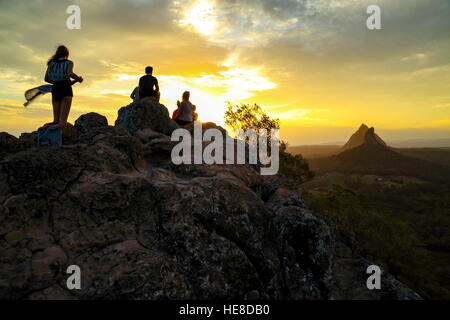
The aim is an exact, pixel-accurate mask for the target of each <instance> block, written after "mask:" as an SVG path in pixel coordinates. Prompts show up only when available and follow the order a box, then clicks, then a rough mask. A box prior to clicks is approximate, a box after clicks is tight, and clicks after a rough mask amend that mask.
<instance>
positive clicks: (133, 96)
mask: <svg viewBox="0 0 450 320" xmlns="http://www.w3.org/2000/svg"><path fill="white" fill-rule="evenodd" d="M130 98H131V99H133V102H139V100H141V99H140V97H139V87H136V88H134V90H133V92H132V93H131V95H130Z"/></svg>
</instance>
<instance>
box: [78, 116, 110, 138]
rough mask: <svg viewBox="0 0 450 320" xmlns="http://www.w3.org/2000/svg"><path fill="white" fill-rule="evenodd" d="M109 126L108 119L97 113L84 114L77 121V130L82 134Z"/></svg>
mask: <svg viewBox="0 0 450 320" xmlns="http://www.w3.org/2000/svg"><path fill="white" fill-rule="evenodd" d="M107 125H108V119H106V117H105V116H102V115H101V114H98V113H95V112H90V113H87V114H84V115H82V116H81V117H79V118H78V119H77V121H75V128H76V129H77V130H78V131H80V132H81V133H86V132H88V131H89V130H91V129H94V128H101V127H106V126H107Z"/></svg>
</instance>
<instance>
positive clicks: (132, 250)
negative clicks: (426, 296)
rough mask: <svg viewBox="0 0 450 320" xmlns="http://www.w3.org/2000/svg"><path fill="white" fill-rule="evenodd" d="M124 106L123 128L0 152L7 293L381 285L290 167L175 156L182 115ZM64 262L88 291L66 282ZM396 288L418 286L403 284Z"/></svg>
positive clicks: (279, 292)
mask: <svg viewBox="0 0 450 320" xmlns="http://www.w3.org/2000/svg"><path fill="white" fill-rule="evenodd" d="M159 107H160V106H159ZM125 108H128V109H121V111H120V112H119V119H118V121H117V122H116V124H118V123H119V124H126V125H125V127H122V126H121V125H118V126H115V127H112V126H96V125H94V126H86V130H85V131H84V132H83V133H79V135H77V136H76V137H74V141H73V143H71V144H66V145H65V146H63V147H61V148H51V149H45V148H36V147H33V148H25V149H24V150H23V151H20V152H16V153H14V152H11V153H8V154H7V155H6V156H4V157H3V158H2V160H0V298H1V299H233V298H234V299H334V298H346V299H355V298H361V297H363V298H367V299H372V298H375V299H377V298H383V297H384V296H381V295H380V294H375V293H373V291H368V290H367V291H364V292H363V293H361V292H357V291H351V290H350V289H348V288H353V287H354V286H364V285H365V281H366V278H365V277H366V274H365V270H362V269H361V268H359V267H354V266H353V264H352V263H354V261H353V260H351V259H348V260H349V261H347V260H345V259H343V258H341V257H340V256H339V255H338V254H337V253H336V252H337V250H336V248H337V247H338V243H337V242H336V239H335V236H334V233H333V230H332V229H331V228H330V226H329V224H328V223H327V222H326V221H325V220H324V219H323V218H321V217H320V216H318V215H316V214H314V213H313V212H311V211H310V210H309V209H308V208H307V207H306V205H305V204H304V202H303V201H302V199H301V198H300V197H299V195H298V193H297V192H296V191H295V188H294V186H293V184H292V183H291V181H290V180H288V179H286V178H284V177H282V176H278V175H277V176H271V177H263V176H261V175H260V174H259V171H257V170H255V168H254V167H253V166H250V165H178V166H176V165H174V164H172V162H171V160H170V152H171V149H172V147H173V145H174V142H172V141H170V138H169V137H168V136H167V135H166V133H168V132H170V130H172V129H174V128H175V126H172V125H171V126H170V127H169V128H166V129H160V130H161V131H160V130H156V128H161V126H162V125H163V124H167V123H171V122H170V121H169V120H170V119H169V118H168V114H167V117H166V118H164V119H158V120H157V121H153V120H151V119H150V120H149V119H141V118H140V117H141V116H149V114H150V111H152V112H153V111H155V112H157V111H156V110H155V108H156V107H155V104H152V103H149V102H145V103H143V104H139V105H132V106H128V107H125ZM146 108H147V110H144V109H146ZM160 108H161V107H160ZM131 109H132V110H131ZM124 110H125V111H124ZM161 110H162V111H160V112H161V114H163V115H166V111H167V110H165V109H163V108H161ZM125 113H126V114H129V115H131V118H129V119H132V120H125V118H126V117H125V116H124V114H125ZM138 115H139V116H138ZM127 121H128V122H127ZM130 131H131V132H133V134H131V133H130ZM0 141H2V140H0ZM11 141H13V142H14V141H16V140H14V139H12V140H11ZM16 142H17V141H16ZM2 149H3V148H2ZM0 159H1V158H0ZM70 265H77V266H79V267H80V269H81V277H82V278H81V279H82V280H81V284H82V287H81V289H80V290H69V289H68V288H67V286H66V280H67V278H68V277H69V275H68V274H66V270H67V267H68V266H70ZM337 268H339V269H337ZM341 269H345V270H346V276H345V277H341V278H340V277H339V274H340V270H341ZM383 281H384V280H383ZM346 288H347V289H346ZM382 290H383V289H382ZM395 292H396V293H397V295H396V297H398V298H417V296H414V295H413V293H412V292H411V291H410V290H409V289H408V288H406V287H404V286H403V285H401V284H400V283H398V286H397V287H395ZM389 297H390V296H389Z"/></svg>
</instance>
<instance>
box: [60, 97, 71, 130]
mask: <svg viewBox="0 0 450 320" xmlns="http://www.w3.org/2000/svg"><path fill="white" fill-rule="evenodd" d="M71 106H72V97H64V98H63V99H62V100H61V113H60V116H59V125H60V126H61V127H62V128H63V127H65V126H66V124H67V119H68V118H69V113H70V107H71Z"/></svg>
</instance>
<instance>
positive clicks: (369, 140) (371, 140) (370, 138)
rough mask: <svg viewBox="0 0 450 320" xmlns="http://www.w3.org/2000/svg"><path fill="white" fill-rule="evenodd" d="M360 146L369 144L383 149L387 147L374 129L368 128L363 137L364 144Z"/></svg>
mask: <svg viewBox="0 0 450 320" xmlns="http://www.w3.org/2000/svg"><path fill="white" fill-rule="evenodd" d="M362 144H371V145H376V144H378V145H382V146H384V147H387V144H386V142H384V141H383V139H381V138H380V137H379V136H378V135H377V134H376V133H375V128H373V127H372V128H370V129H369V130H367V132H366V134H365V135H364V142H363V143H362Z"/></svg>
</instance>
